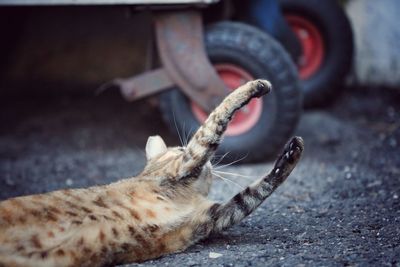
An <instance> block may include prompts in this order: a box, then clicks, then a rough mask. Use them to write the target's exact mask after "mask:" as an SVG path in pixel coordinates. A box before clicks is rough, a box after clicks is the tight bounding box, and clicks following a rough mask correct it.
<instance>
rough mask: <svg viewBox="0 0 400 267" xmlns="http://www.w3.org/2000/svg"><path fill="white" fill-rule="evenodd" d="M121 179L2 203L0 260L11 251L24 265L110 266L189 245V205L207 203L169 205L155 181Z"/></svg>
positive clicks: (204, 202) (190, 230)
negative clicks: (110, 183)
mask: <svg viewBox="0 0 400 267" xmlns="http://www.w3.org/2000/svg"><path fill="white" fill-rule="evenodd" d="M124 183H129V181H126V182H125V181H122V182H119V183H116V184H112V185H109V186H107V187H105V188H101V187H94V188H89V189H79V190H61V191H56V192H52V193H49V194H43V195H35V196H33V197H28V198H29V199H28V198H27V197H21V198H15V199H10V200H8V201H4V202H2V203H1V205H0V214H1V219H0V231H1V233H2V234H1V236H0V244H2V245H1V246H0V262H2V261H4V262H5V263H6V262H7V257H8V256H7V255H12V257H10V258H12V259H13V261H15V264H16V265H18V264H19V263H20V264H22V265H23V266H25V265H26V263H25V261H26V259H28V261H29V262H30V263H32V266H38V265H40V266H46V265H49V266H64V265H65V266H81V265H86V266H96V265H109V264H116V263H122V262H126V261H127V259H128V258H129V261H136V262H137V261H144V260H146V259H149V258H155V257H158V256H161V255H163V254H166V253H171V252H174V251H179V250H182V249H184V248H186V247H187V246H188V245H190V244H191V239H192V235H193V229H195V227H194V225H193V224H192V223H191V222H190V219H192V218H194V216H196V210H195V209H194V207H199V206H200V205H204V204H205V205H211V204H208V202H207V201H204V200H201V201H200V200H199V201H197V203H196V199H193V203H183V202H184V200H183V199H182V200H180V201H177V202H176V203H174V202H171V200H169V199H168V198H167V197H165V196H163V195H162V194H160V192H159V191H158V190H157V189H159V188H157V187H156V186H154V185H153V186H149V185H148V184H147V183H145V184H143V185H142V184H141V183H138V184H137V185H136V186H135V187H136V188H130V187H131V186H134V185H127V184H124ZM149 190H150V191H149ZM202 209H206V207H204V208H202ZM43 224H46V230H45V231H44V229H43ZM3 257H4V258H3ZM19 258H20V260H19ZM13 264H14V263H13V262H12V261H9V262H7V264H6V266H9V265H10V266H11V265H13Z"/></svg>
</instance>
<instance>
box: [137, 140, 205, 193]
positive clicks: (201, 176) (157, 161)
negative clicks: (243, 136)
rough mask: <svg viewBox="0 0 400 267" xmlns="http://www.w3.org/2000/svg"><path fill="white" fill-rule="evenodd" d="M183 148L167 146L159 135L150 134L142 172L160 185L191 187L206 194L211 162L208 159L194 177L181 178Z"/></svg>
mask: <svg viewBox="0 0 400 267" xmlns="http://www.w3.org/2000/svg"><path fill="white" fill-rule="evenodd" d="M185 150H186V148H185V147H180V146H176V147H167V145H166V144H165V142H164V140H163V139H162V138H161V137H160V136H158V135H156V136H150V137H149V138H148V139H147V143H146V158H147V164H146V167H145V169H144V171H143V174H144V175H145V176H146V177H149V178H150V179H155V180H157V181H158V182H159V183H160V184H161V185H164V184H165V185H171V184H173V185H176V186H185V187H191V188H192V189H194V190H195V191H196V192H198V193H200V194H202V195H204V196H206V195H208V192H209V190H210V186H211V182H212V164H211V162H210V161H208V162H206V164H204V165H203V166H202V167H201V169H200V170H199V171H198V172H197V175H196V177H189V179H182V178H184V177H180V171H181V170H182V168H185V166H183V161H184V154H185V152H186V151H185ZM190 178H193V179H190Z"/></svg>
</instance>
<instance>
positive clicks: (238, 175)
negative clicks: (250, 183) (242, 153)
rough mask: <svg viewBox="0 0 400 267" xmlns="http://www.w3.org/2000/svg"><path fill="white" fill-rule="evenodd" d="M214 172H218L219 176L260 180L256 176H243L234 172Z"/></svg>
mask: <svg viewBox="0 0 400 267" xmlns="http://www.w3.org/2000/svg"><path fill="white" fill-rule="evenodd" d="M213 172H216V173H218V174H226V175H232V176H237V177H242V178H245V179H248V180H253V179H252V178H258V176H255V175H243V174H238V173H233V172H223V171H218V170H214V171H213Z"/></svg>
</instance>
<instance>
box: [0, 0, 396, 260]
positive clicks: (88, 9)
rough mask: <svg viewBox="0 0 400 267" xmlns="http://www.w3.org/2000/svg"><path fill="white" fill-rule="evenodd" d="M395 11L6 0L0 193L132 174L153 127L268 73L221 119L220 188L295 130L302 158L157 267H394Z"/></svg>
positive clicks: (376, 4)
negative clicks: (233, 222)
mask: <svg viewBox="0 0 400 267" xmlns="http://www.w3.org/2000/svg"><path fill="white" fill-rule="evenodd" d="M399 12H400V2H399V1H397V0H381V1H372V0H348V1H335V0H325V1H318V0H252V1H240V0H220V1H218V0H182V1H179V0H176V1H174V0H164V1H163V0H152V1H135V0H112V1H108V0H93V1H90V0H84V1H80V0H0V32H1V37H0V38H1V42H0V59H1V60H0V199H6V198H9V197H15V196H19V195H26V194H33V193H43V192H47V191H50V190H56V189H60V188H66V187H70V188H76V187H86V186H91V185H98V184H105V183H110V182H113V181H116V180H118V179H120V178H121V177H131V176H133V175H136V174H138V173H139V172H140V171H141V169H142V168H143V166H144V164H145V155H144V152H143V149H144V146H145V143H146V140H147V137H148V136H150V135H155V134H159V135H161V136H162V137H163V138H164V139H165V141H166V143H167V144H168V145H170V146H174V145H180V144H182V143H183V144H184V143H185V142H186V141H187V140H188V139H189V138H190V135H191V134H193V132H194V131H195V130H196V129H197V127H198V126H199V125H200V124H201V122H202V121H203V120H204V119H205V118H206V116H207V112H208V111H207V110H210V109H212V107H213V106H214V105H215V104H217V103H218V102H219V101H220V99H221V97H222V96H223V95H225V94H227V93H228V92H229V91H231V90H234V89H235V88H236V87H237V86H240V85H241V84H243V83H245V82H246V81H248V80H252V79H256V78H266V79H269V80H271V82H272V84H273V86H274V91H273V93H272V94H271V95H269V96H267V97H265V98H263V99H261V100H257V101H252V102H250V104H249V105H248V106H247V107H245V108H244V109H242V110H240V111H239V112H238V114H237V115H236V116H235V118H234V120H233V121H232V123H231V125H230V127H229V128H228V132H227V133H226V136H225V141H224V143H223V144H222V146H221V148H220V150H219V151H218V153H217V155H216V158H215V163H217V162H218V163H219V165H220V166H224V165H226V166H225V168H224V170H225V171H226V172H227V174H226V177H224V178H226V179H227V180H228V181H221V180H220V179H216V181H215V185H214V187H213V191H212V192H211V196H210V197H211V198H213V199H216V200H220V201H222V200H226V199H228V198H229V197H231V196H232V195H233V194H234V193H235V192H238V191H239V190H241V188H242V187H243V186H245V185H246V184H248V183H250V182H251V180H255V179H256V178H257V177H260V176H261V175H262V174H264V173H265V172H266V170H267V169H268V168H270V167H271V164H272V161H271V160H273V159H274V156H275V155H276V154H277V153H278V152H279V150H280V149H281V147H282V145H283V144H284V143H285V142H286V140H287V139H288V138H289V137H290V136H292V135H300V136H302V137H303V138H304V139H305V144H306V153H305V156H304V158H303V160H302V162H301V164H300V166H299V167H298V168H297V169H296V170H295V172H294V174H293V175H292V177H290V178H289V179H288V181H287V183H286V184H285V185H284V186H283V187H282V188H281V189H280V190H278V192H277V194H275V195H274V196H273V197H272V198H271V200H270V201H269V202H268V205H263V206H261V208H260V209H259V210H258V211H257V212H256V214H255V215H254V216H252V217H251V218H250V219H249V220H247V221H246V222H244V223H242V224H241V225H240V226H239V227H236V228H235V229H233V230H229V232H228V233H227V234H223V235H222V236H217V237H214V238H212V239H211V241H206V242H205V243H204V242H203V243H201V244H200V245H197V246H195V247H194V248H192V249H191V250H189V251H188V252H185V253H183V254H178V255H173V256H169V257H164V258H162V259H161V260H158V261H154V262H153V261H152V262H148V263H147V264H148V265H160V264H167V263H168V264H174V263H175V264H181V265H187V266H189V265H190V266H193V265H196V264H197V265H210V266H213V265H215V266H217V265H221V264H225V265H229V264H231V265H241V266H250V265H256V266H257V264H259V266H265V264H275V265H276V264H277V265H280V264H282V265H288V266H294V265H296V266H306V265H332V266H333V265H354V266H359V265H363V266H364V265H371V266H373V265H389V266H399V264H400V262H399V258H400V246H399V244H400V230H399V227H398V225H399V222H400V200H399V195H400V180H399V178H400V167H399V166H400V153H399V148H398V147H399V142H400V91H399V90H400V50H399V47H400V27H398V22H397V15H398V13H399ZM203 40H204V42H203ZM116 78H120V79H117V80H115V79H116ZM213 86H214V87H213ZM204 88H206V89H204ZM207 88H208V89H207ZM210 88H211V89H210ZM120 89H122V94H121V92H120ZM209 89H210V90H209ZM214 89H215V95H214V93H213V90H214ZM217 89H218V90H217ZM202 90H203V91H202ZM199 92H200V95H199ZM201 92H204V93H201ZM203 98H204V99H203ZM200 99H203V100H204V101H203V102H201V100H200ZM202 103H203V104H202ZM204 103H206V104H204ZM231 163H232V164H231ZM232 173H237V174H239V175H240V176H235V175H233V174H232ZM249 180H250V181H249ZM271 229H273V230H274V231H271ZM282 229H284V230H282ZM243 232H245V233H246V235H243ZM227 244H230V245H229V246H230V247H227ZM210 250H212V251H218V252H219V253H222V254H223V255H224V256H223V257H221V258H218V259H213V261H212V262H210V260H209V259H208V252H209V251H210ZM302 264H303V265H302Z"/></svg>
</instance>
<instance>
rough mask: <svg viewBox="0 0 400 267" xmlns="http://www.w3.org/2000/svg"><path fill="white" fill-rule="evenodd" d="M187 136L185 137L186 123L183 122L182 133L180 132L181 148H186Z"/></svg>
mask: <svg viewBox="0 0 400 267" xmlns="http://www.w3.org/2000/svg"><path fill="white" fill-rule="evenodd" d="M187 139H188V138H187V135H186V122H185V121H184V122H183V131H182V141H183V142H182V146H184V147H186V146H187Z"/></svg>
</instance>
